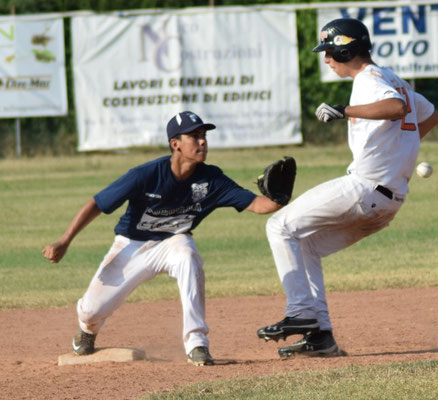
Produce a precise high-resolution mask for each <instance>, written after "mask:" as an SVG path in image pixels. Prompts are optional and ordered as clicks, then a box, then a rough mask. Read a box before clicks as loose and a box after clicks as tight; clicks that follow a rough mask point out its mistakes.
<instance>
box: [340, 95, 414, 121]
mask: <svg viewBox="0 0 438 400" xmlns="http://www.w3.org/2000/svg"><path fill="white" fill-rule="evenodd" d="M344 113H345V116H346V117H347V118H362V119H374V120H376V119H382V120H397V119H401V118H403V117H404V116H405V115H406V113H407V109H406V105H405V103H404V102H403V101H402V100H400V99H385V100H381V101H378V102H375V103H370V104H362V105H358V106H347V107H345V110H344Z"/></svg>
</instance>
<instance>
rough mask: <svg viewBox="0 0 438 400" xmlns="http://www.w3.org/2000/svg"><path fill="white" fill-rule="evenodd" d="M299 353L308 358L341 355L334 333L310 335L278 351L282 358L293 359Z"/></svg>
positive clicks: (326, 332)
mask: <svg viewBox="0 0 438 400" xmlns="http://www.w3.org/2000/svg"><path fill="white" fill-rule="evenodd" d="M298 353H299V354H305V355H308V356H334V355H340V354H341V352H340V350H339V347H338V345H337V344H336V341H335V338H334V337H333V333H332V331H319V332H313V333H308V334H306V335H304V337H303V338H302V339H300V340H298V341H297V342H295V343H294V344H293V345H292V346H286V347H280V348H279V349H278V354H279V356H280V357H282V358H287V357H292V356H294V355H295V354H298Z"/></svg>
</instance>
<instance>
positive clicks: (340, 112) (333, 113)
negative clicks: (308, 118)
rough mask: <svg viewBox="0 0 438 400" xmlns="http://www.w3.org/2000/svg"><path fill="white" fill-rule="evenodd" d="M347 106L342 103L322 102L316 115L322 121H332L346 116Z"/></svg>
mask: <svg viewBox="0 0 438 400" xmlns="http://www.w3.org/2000/svg"><path fill="white" fill-rule="evenodd" d="M345 107H346V106H341V105H335V106H331V105H330V104H326V103H322V104H321V105H320V106H319V107H318V108H317V109H316V111H315V115H316V116H317V118H318V119H319V120H320V121H322V122H330V121H333V120H334V119H343V118H345V113H344V111H345Z"/></svg>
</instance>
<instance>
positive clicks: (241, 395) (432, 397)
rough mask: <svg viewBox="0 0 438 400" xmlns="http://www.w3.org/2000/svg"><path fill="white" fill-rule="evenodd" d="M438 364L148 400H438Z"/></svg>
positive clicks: (283, 378) (193, 389)
mask: <svg viewBox="0 0 438 400" xmlns="http://www.w3.org/2000/svg"><path fill="white" fill-rule="evenodd" d="M437 393H438V362H436V361H423V362H417V363H404V364H390V365H384V366H372V367H359V366H352V367H346V368H339V369H331V370H327V371H303V372H294V373H292V374H282V375H273V376H269V377H262V378H261V377H257V378H247V379H233V380H226V381H216V382H212V383H197V384H193V385H189V386H186V387H182V388H178V389H175V390H173V391H171V392H169V393H164V394H153V395H150V396H147V397H142V399H144V400H146V399H147V400H162V399H167V400H177V399H181V400H182V399H184V400H200V399H221V400H232V399H248V400H266V399H275V400H290V399H292V400H328V399H329V400H436V398H437Z"/></svg>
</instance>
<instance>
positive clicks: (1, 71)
mask: <svg viewBox="0 0 438 400" xmlns="http://www.w3.org/2000/svg"><path fill="white" fill-rule="evenodd" d="M0 60H1V62H0V118H17V117H38V116H58V115H66V114H67V89H66V81H65V59H64V28H63V19H62V18H56V19H47V20H44V19H43V20H23V19H21V18H19V17H2V18H1V20H0Z"/></svg>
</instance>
